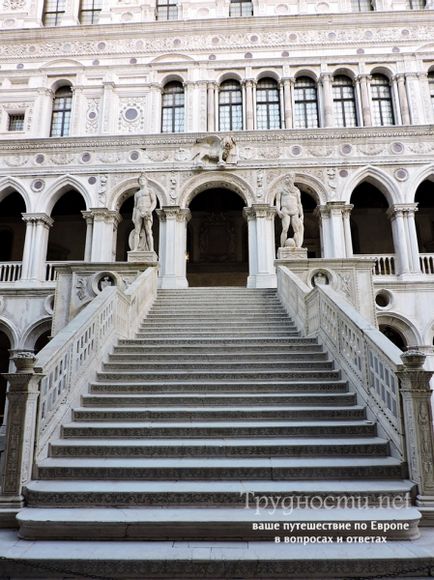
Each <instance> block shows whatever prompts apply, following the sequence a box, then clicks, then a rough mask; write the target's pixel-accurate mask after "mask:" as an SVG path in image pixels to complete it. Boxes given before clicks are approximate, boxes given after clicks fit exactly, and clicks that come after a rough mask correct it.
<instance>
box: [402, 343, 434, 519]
mask: <svg viewBox="0 0 434 580" xmlns="http://www.w3.org/2000/svg"><path fill="white" fill-rule="evenodd" d="M425 358H426V357H425V355H424V354H423V353H422V352H418V351H416V350H409V351H407V352H405V353H404V354H403V355H402V356H401V359H402V362H403V363H404V368H403V369H402V370H400V371H398V373H397V376H398V378H399V382H400V393H401V398H402V405H403V409H402V418H403V427H404V429H403V430H404V433H405V443H406V451H407V462H408V468H409V472H410V473H409V476H410V479H411V480H412V481H414V482H415V483H416V484H417V487H418V497H417V505H418V506H419V507H420V508H422V509H421V511H422V513H423V508H424V507H427V508H430V511H431V518H432V511H433V508H434V463H433V457H434V435H433V416H432V409H431V388H430V380H431V377H432V372H430V371H425V370H423V365H424V362H425Z"/></svg>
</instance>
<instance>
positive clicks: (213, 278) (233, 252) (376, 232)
mask: <svg viewBox="0 0 434 580" xmlns="http://www.w3.org/2000/svg"><path fill="white" fill-rule="evenodd" d="M432 179H433V180H434V177H433V178H432ZM433 180H431V178H430V179H427V180H425V181H423V182H422V183H421V184H420V185H419V187H418V188H417V190H416V192H415V197H414V203H405V204H404V203H392V201H391V197H392V196H391V194H390V192H388V191H387V190H386V189H385V188H384V186H381V185H380V184H378V183H377V182H376V181H375V180H374V179H373V178H372V179H371V178H369V179H367V180H365V181H363V182H362V183H360V184H359V185H358V186H357V187H355V189H354V190H353V192H352V195H351V197H350V204H349V205H345V204H344V203H343V202H330V203H327V204H326V205H323V206H318V201H317V199H318V198H317V196H316V193H315V192H314V191H313V190H311V189H310V188H309V187H307V186H306V185H304V184H303V183H297V181H296V184H297V186H298V187H299V188H300V190H301V197H302V205H303V211H304V223H305V241H304V246H305V247H306V248H307V250H308V257H309V258H319V257H325V258H334V257H336V258H339V257H351V255H352V254H354V255H369V256H382V255H386V256H390V257H391V260H390V264H392V266H391V268H392V271H391V272H389V273H391V274H405V273H413V272H415V273H417V272H420V265H419V264H420V254H424V253H433V252H434V195H433V192H434V183H433ZM134 191H135V188H132V189H131V190H129V191H127V192H125V193H124V197H123V199H122V200H121V201H120V204H119V208H118V210H117V211H113V210H108V209H106V208H87V207H86V203H85V200H84V198H83V196H82V194H81V193H79V192H78V191H77V190H75V189H73V188H71V187H68V186H66V187H64V188H63V189H62V190H61V191H60V195H58V198H57V200H56V201H55V203H54V205H53V207H52V210H51V211H47V213H35V214H31V213H26V204H25V202H24V199H23V197H22V195H21V194H20V193H18V192H17V191H14V190H13V189H12V188H11V187H9V188H8V189H7V190H4V191H3V192H2V196H1V198H0V199H1V201H0V261H1V262H2V263H4V264H7V263H11V262H15V263H19V264H21V263H22V274H21V279H22V280H39V281H41V282H43V281H44V280H45V279H46V278H45V272H46V268H45V261H48V262H57V261H75V260H77V261H81V260H85V261H90V262H110V261H125V260H126V259H127V252H128V250H129V248H128V236H129V234H130V232H131V230H132V228H133V225H132V222H131V214H132V210H133V204H134V200H133V195H134ZM333 204H335V205H334V206H333ZM328 206H330V207H332V209H333V211H335V212H338V213H337V214H336V213H335V216H334V217H336V215H338V216H339V217H338V220H337V221H336V220H335V222H334V225H333V224H332V221H333V219H334V218H333V219H332V217H331V210H330V208H329V207H328ZM169 210H170V211H169ZM170 212H172V214H173V215H175V214H176V219H175V220H174V221H176V222H177V223H176V224H175V225H173V224H172V222H170V219H172V218H171V216H172V214H171V213H170ZM261 212H262V213H261ZM264 212H265V213H264ZM274 213H275V212H274V210H273V208H271V207H269V206H259V205H257V206H255V205H252V206H251V207H248V208H247V207H246V202H245V200H244V199H243V198H242V197H241V195H240V194H238V193H236V192H235V191H233V190H231V189H230V188H225V187H222V186H219V187H216V186H210V187H209V188H208V189H202V191H200V192H199V193H197V194H196V195H195V196H194V197H193V199H192V200H191V202H190V203H189V205H188V208H185V209H180V208H177V207H176V206H174V207H170V208H167V207H162V208H161V207H160V208H159V209H157V210H156V211H155V212H154V220H153V232H154V242H155V250H156V252H157V253H158V254H159V255H160V262H161V271H162V272H163V274H164V272H165V268H166V270H167V267H166V266H167V265H166V266H165V264H164V261H165V260H166V262H167V261H168V258H167V256H168V255H169V253H170V252H172V251H175V252H176V256H175V258H173V260H172V261H176V260H177V261H178V262H179V264H178V266H176V268H178V271H177V272H176V275H174V276H173V280H175V282H176V284H177V286H176V287H182V280H184V283H185V285H187V284H189V285H191V286H202V285H227V286H229V285H240V286H244V285H246V281H247V284H248V285H250V286H252V287H258V286H261V284H262V285H263V286H266V285H267V284H269V283H270V281H271V280H272V276H273V268H274V266H273V260H274V258H275V255H276V254H275V253H274V250H275V249H277V245H278V241H279V235H280V221H279V220H278V219H275V216H274ZM181 214H182V219H179V216H180V215H181ZM261 220H262V221H261ZM339 220H340V221H339ZM346 220H347V224H346V223H345V222H346ZM273 221H274V226H273ZM163 222H164V227H163V226H162V223H163ZM169 222H170V223H169ZM178 222H179V223H178ZM337 223H340V224H341V225H340V226H338V227H341V228H342V233H339V235H340V236H341V238H342V239H344V238H345V236H346V233H345V227H347V229H348V233H349V236H348V237H349V242H348V240H345V241H344V242H343V243H342V245H341V247H339V246H336V247H332V246H331V245H330V243H329V241H328V240H329V239H330V238H332V237H333V236H331V235H330V234H331V233H333V231H332V230H333V228H336V227H337V226H336V224H337ZM170 228H175V229H176V228H179V230H176V231H179V232H181V234H182V235H180V236H178V235H175V236H174V237H172V238H170V239H171V240H175V242H172V241H170V243H169V242H168V241H167V239H166V238H167V232H168V231H169V229H170ZM175 229H173V230H172V231H175ZM181 230H182V231H181ZM182 232H183V233H182ZM335 232H336V229H335ZM273 235H274V240H273ZM339 235H338V236H335V237H339ZM165 236H166V238H165ZM264 236H265V237H267V238H269V239H268V240H264ZM171 245H172V246H177V247H176V248H175V249H173V248H171ZM27 246H28V247H27ZM30 246H31V247H30ZM265 246H267V247H265ZM26 247H27V249H26ZM160 248H161V252H160ZM265 254H267V255H265ZM174 255H175V254H174ZM35 256H36V257H35ZM26 260H27V263H26ZM38 260H39V261H40V262H41V263H40V265H39V266H38V264H37V261H38ZM181 262H182V264H181ZM264 264H265V266H264ZM176 268H175V269H176ZM261 268H262V270H261ZM20 272H21V270H20ZM261 276H263V278H262V279H261ZM169 278H170V276H169V275H168V279H169ZM16 279H19V278H16ZM47 279H48V278H47ZM179 280H181V285H180V284H179ZM175 282H173V281H172V282H171V281H170V280H169V284H172V283H175ZM162 287H175V286H173V285H172V286H170V285H167V286H164V285H163V286H162ZM386 326H387V325H386ZM386 326H384V325H383V327H384V328H383V330H384V332H385V334H387V336H389V338H390V339H391V340H392V341H393V342H395V344H397V345H398V346H400V347H403V346H404V345H405V339H404V338H403V336H402V335H401V334H400V331H399V329H397V328H393V327H392V326H390V325H389V326H387V328H386ZM9 348H10V345H9V343H8V339H7V337H6V335H4V334H2V335H1V339H0V350H1V352H2V353H3V354H1V355H0V358H1V357H3V358H1V360H0V365H1V364H3V363H4V360H6V359H8V356H6V354H5V353H7V351H8V349H9ZM35 348H38V346H37V345H35ZM3 359H4V360H3ZM2 361H3V363H2ZM3 366H4V365H3ZM1 368H3V367H1Z"/></svg>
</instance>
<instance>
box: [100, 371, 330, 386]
mask: <svg viewBox="0 0 434 580" xmlns="http://www.w3.org/2000/svg"><path fill="white" fill-rule="evenodd" d="M97 377H98V380H100V381H127V382H141V383H146V382H152V381H170V380H176V381H183V380H195V381H206V380H215V381H222V382H226V381H230V380H246V379H252V380H256V381H258V380H263V381H273V380H285V379H286V380H298V379H300V380H306V379H315V380H318V381H323V380H327V379H332V380H333V379H334V380H337V379H339V378H340V372H339V371H337V370H320V369H318V370H266V369H262V370H252V371H250V370H233V371H227V370H224V369H222V370H205V371H201V370H195V369H191V370H186V371H185V372H182V371H180V370H174V371H144V372H140V371H136V372H128V371H124V372H121V371H117V372H99V373H97Z"/></svg>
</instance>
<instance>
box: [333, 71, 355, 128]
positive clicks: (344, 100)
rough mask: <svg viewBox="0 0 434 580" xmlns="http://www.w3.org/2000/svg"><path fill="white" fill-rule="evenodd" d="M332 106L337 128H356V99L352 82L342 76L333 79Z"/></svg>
mask: <svg viewBox="0 0 434 580" xmlns="http://www.w3.org/2000/svg"><path fill="white" fill-rule="evenodd" d="M332 86H333V106H334V113H335V121H336V125H337V126H338V127H357V113H356V99H355V97H354V86H353V82H352V80H351V79H350V78H349V77H346V76H344V75H338V76H335V77H334V79H333V84H332Z"/></svg>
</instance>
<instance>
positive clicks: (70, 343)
mask: <svg viewBox="0 0 434 580" xmlns="http://www.w3.org/2000/svg"><path fill="white" fill-rule="evenodd" d="M156 292H157V269H156V268H154V267H149V268H147V269H146V270H145V271H144V272H143V273H141V274H140V275H139V276H138V278H137V279H136V280H135V281H134V282H133V283H132V284H131V286H130V287H129V288H128V289H127V290H126V291H124V290H122V289H121V288H120V287H118V286H107V287H106V288H104V290H102V292H101V293H100V294H99V295H98V296H96V298H94V299H93V300H92V301H91V302H90V303H89V304H88V305H87V306H86V307H85V308H83V310H82V311H81V312H80V313H79V314H78V315H77V316H75V317H74V318H73V319H72V320H71V321H70V322H69V323H68V324H67V325H66V326H65V327H64V328H63V329H62V330H60V331H59V332H58V333H57V334H56V335H55V336H54V338H53V339H52V340H51V341H50V342H49V343H48V344H47V346H45V348H43V349H42V350H41V352H40V353H39V354H38V357H37V360H36V364H35V365H34V368H33V363H34V361H33V360H32V365H30V366H31V367H32V368H30V367H29V368H28V369H24V368H21V367H23V365H22V364H21V363H22V361H21V360H18V364H17V365H16V366H17V373H10V374H8V375H6V378H7V380H9V382H10V384H11V389H10V395H8V398H9V400H10V404H9V413H8V430H7V434H6V445H5V461H4V463H3V472H2V497H0V504H1V503H3V504H4V503H5V501H7V500H8V498H9V503H13V502H18V503H20V502H21V501H22V486H23V485H25V484H26V483H27V481H28V480H29V479H30V477H31V472H32V466H33V460H34V458H35V459H36V460H40V459H42V458H44V457H46V456H47V450H48V443H49V440H50V439H51V438H53V437H56V436H57V435H58V434H59V432H60V427H61V424H62V421H63V420H64V418H65V417H66V416H67V414H68V413H70V411H71V408H73V406H74V405H76V404H77V403H78V402H79V400H80V397H81V395H82V394H83V392H84V391H85V389H86V388H87V386H88V384H89V382H90V381H92V380H93V379H94V378H95V375H96V372H97V370H98V369H99V368H100V366H101V364H102V362H103V361H104V358H105V357H106V355H107V353H108V352H109V351H110V350H111V348H112V347H113V345H114V343H115V341H116V340H117V339H119V338H130V337H132V336H134V334H135V332H136V330H137V328H138V326H139V324H140V323H141V321H142V319H143V318H144V316H145V315H146V313H147V311H148V310H149V308H150V307H151V305H152V303H153V301H154V299H155V296H156ZM19 365H21V366H19ZM15 384H16V385H17V387H15V386H14V385H15ZM22 393H24V394H25V396H24V395H23V394H22ZM38 396H39V405H38V412H37V413H36V412H35V409H36V399H38ZM21 432H23V433H24V432H25V433H26V434H27V436H26V438H24V439H22V441H21V439H20V440H18V439H17V434H19V433H21ZM33 442H34V443H33ZM25 443H26V444H25ZM12 475H13V477H12Z"/></svg>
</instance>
